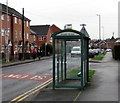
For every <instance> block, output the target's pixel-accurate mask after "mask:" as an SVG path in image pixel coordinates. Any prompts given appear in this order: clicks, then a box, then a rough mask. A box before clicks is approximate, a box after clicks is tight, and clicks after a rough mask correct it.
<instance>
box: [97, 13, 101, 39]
mask: <svg viewBox="0 0 120 103" xmlns="http://www.w3.org/2000/svg"><path fill="white" fill-rule="evenodd" d="M97 16H99V40H101V15H100V14H97Z"/></svg>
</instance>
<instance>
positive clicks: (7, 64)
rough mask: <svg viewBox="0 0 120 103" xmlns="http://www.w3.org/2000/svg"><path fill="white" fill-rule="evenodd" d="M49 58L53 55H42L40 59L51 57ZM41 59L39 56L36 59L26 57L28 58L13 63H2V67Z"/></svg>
mask: <svg viewBox="0 0 120 103" xmlns="http://www.w3.org/2000/svg"><path fill="white" fill-rule="evenodd" d="M49 58H52V56H45V57H41V58H40V60H45V59H49ZM40 60H39V59H38V58H36V59H35V60H34V59H26V60H21V61H17V62H13V63H4V64H2V68H4V67H9V66H15V65H20V64H25V63H30V62H35V61H40Z"/></svg>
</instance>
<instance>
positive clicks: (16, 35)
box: [15, 30, 18, 38]
mask: <svg viewBox="0 0 120 103" xmlns="http://www.w3.org/2000/svg"><path fill="white" fill-rule="evenodd" d="M17 37H18V34H17V30H15V38H17Z"/></svg>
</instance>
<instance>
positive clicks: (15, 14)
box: [0, 3, 30, 21]
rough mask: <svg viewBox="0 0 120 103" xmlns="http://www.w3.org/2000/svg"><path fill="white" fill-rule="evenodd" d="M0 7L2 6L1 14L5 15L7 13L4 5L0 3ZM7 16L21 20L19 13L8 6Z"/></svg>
mask: <svg viewBox="0 0 120 103" xmlns="http://www.w3.org/2000/svg"><path fill="white" fill-rule="evenodd" d="M0 5H1V6H2V13H4V14H6V13H7V6H6V5H4V4H1V3H0ZM8 14H9V15H13V16H16V17H19V18H22V14H21V13H19V12H18V11H16V10H15V9H14V8H11V7H9V6H8ZM24 19H25V20H28V21H30V19H28V18H26V17H25V18H24Z"/></svg>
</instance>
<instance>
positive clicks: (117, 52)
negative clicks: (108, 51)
mask: <svg viewBox="0 0 120 103" xmlns="http://www.w3.org/2000/svg"><path fill="white" fill-rule="evenodd" d="M112 57H113V58H114V59H115V60H120V45H114V46H113V48H112Z"/></svg>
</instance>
